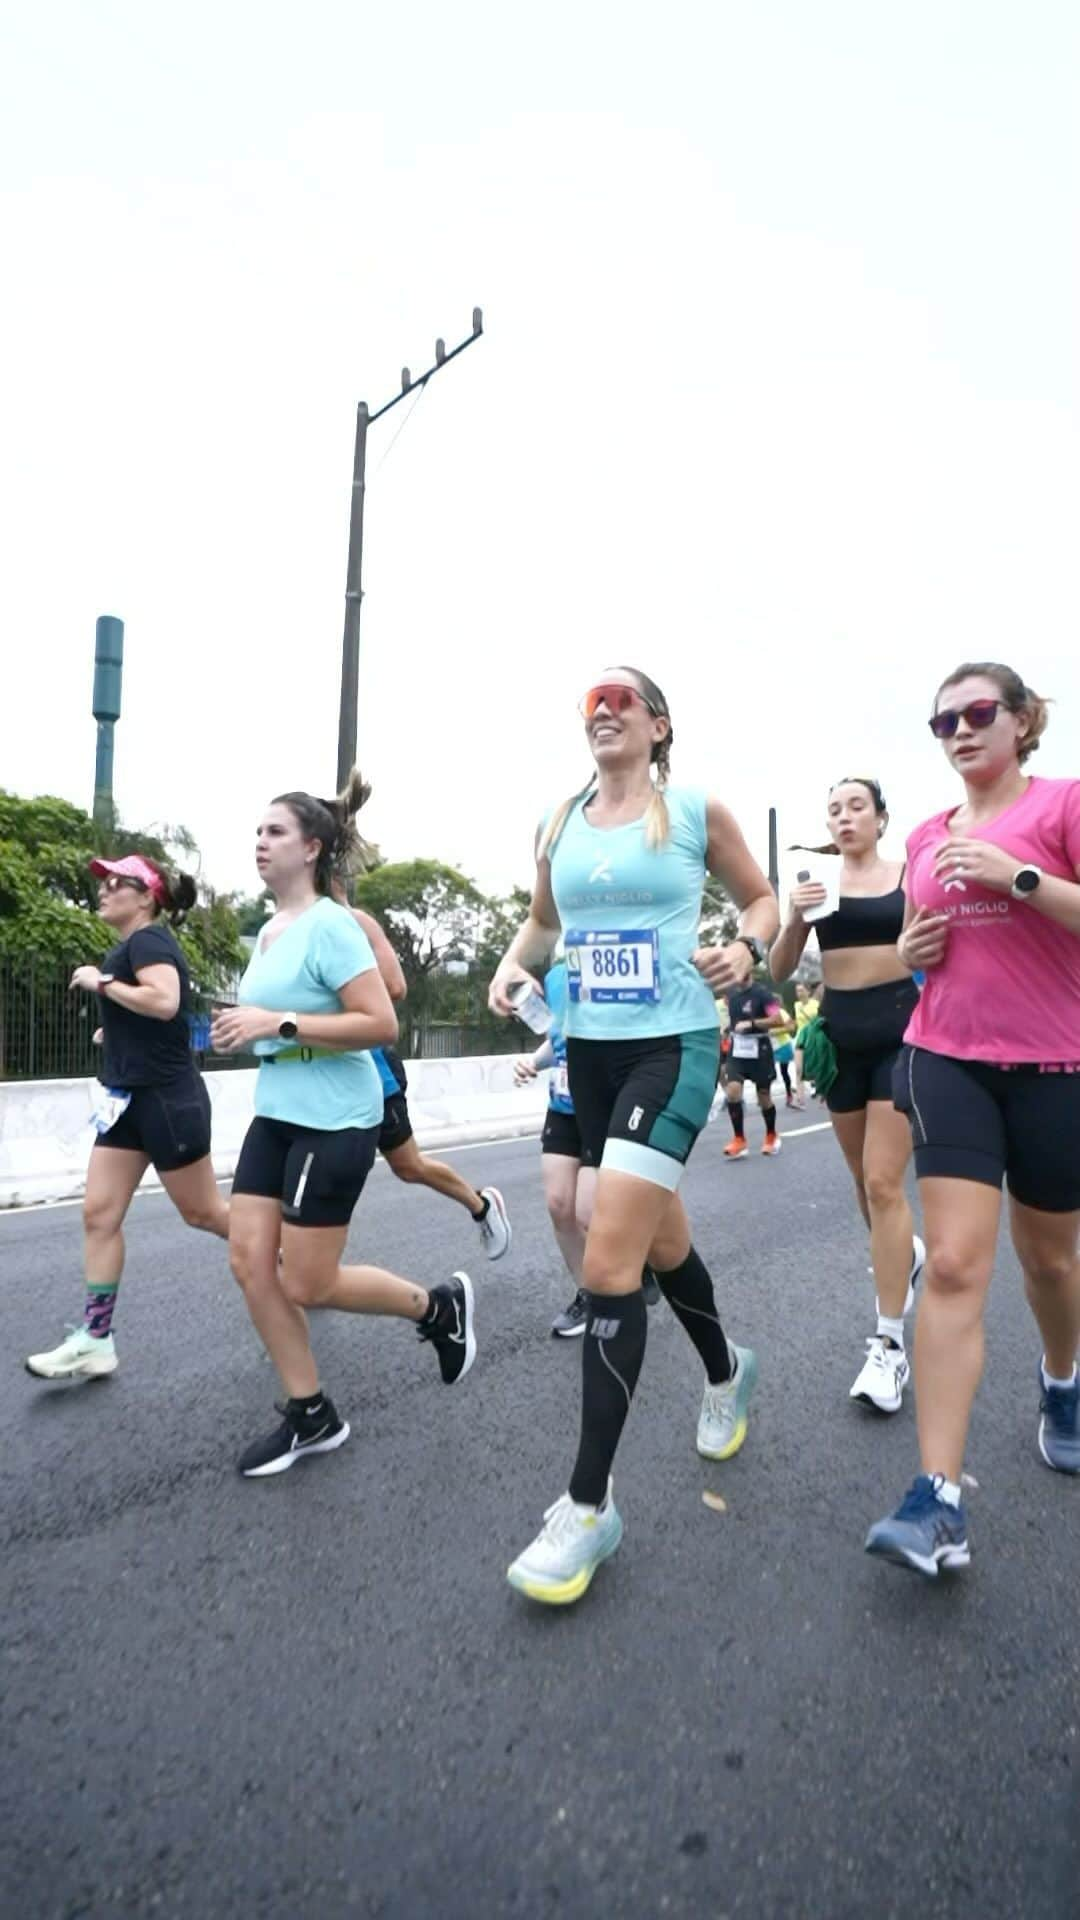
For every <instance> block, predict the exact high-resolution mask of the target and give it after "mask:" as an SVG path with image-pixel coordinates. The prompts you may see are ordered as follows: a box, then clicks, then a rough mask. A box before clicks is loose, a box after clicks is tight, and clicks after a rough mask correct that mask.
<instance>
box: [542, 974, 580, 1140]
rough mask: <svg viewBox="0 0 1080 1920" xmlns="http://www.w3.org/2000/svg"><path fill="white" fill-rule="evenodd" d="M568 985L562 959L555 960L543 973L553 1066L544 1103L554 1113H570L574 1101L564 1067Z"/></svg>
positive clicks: (572, 1109)
mask: <svg viewBox="0 0 1080 1920" xmlns="http://www.w3.org/2000/svg"><path fill="white" fill-rule="evenodd" d="M569 992H570V990H569V988H568V986H567V983H566V962H565V960H556V962H555V965H554V966H553V967H550V968H549V969H548V971H547V973H546V974H545V975H544V999H545V1000H546V1001H547V1003H548V1006H549V1008H550V1010H551V1030H550V1032H549V1034H548V1039H549V1040H550V1042H551V1052H552V1057H553V1059H554V1062H555V1064H554V1066H553V1067H552V1069H551V1071H550V1073H549V1074H548V1105H549V1107H551V1108H552V1110H553V1112H555V1113H573V1111H574V1102H573V1100H572V1099H571V1097H570V1077H569V1074H568V1073H567V1070H566V1008H567V1002H568V1000H569Z"/></svg>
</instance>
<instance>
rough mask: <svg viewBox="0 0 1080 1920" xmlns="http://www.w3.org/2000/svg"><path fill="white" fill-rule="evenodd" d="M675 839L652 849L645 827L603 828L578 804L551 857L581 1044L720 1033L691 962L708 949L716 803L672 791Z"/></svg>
mask: <svg viewBox="0 0 1080 1920" xmlns="http://www.w3.org/2000/svg"><path fill="white" fill-rule="evenodd" d="M664 798H665V799H666V801H667V806H668V814H669V816H670V820H671V832H670V835H669V837H668V839H667V840H666V842H665V843H664V845H663V846H661V847H655V848H649V847H647V846H646V844H645V826H644V821H643V820H635V821H632V822H631V823H630V824H629V825H628V826H624V827H611V828H604V829H601V828H598V827H593V826H590V824H589V822H588V820H587V819H586V818H585V814H584V809H583V802H582V801H581V800H578V801H576V802H575V804H574V807H573V809H572V811H571V813H570V816H569V818H568V820H567V822H566V825H565V827H564V828H563V830H562V833H561V834H560V835H559V838H558V841H557V842H556V844H555V848H554V851H553V853H552V856H551V884H552V889H553V892H554V895H555V905H556V907H557V909H558V914H559V919H560V920H561V922H562V929H563V940H564V943H565V946H566V959H567V976H568V980H569V986H570V1000H569V1007H568V1013H567V1027H566V1030H567V1033H568V1034H569V1036H570V1038H571V1039H580V1040H626V1039H641V1038H649V1037H659V1036H662V1035H664V1034H670V1033H694V1032H696V1031H699V1030H701V1029H702V1028H705V1027H715V1026H717V1025H718V1023H719V1014H718V1013H717V1009H716V1002H715V1000H714V999H713V996H712V993H711V991H710V989H709V988H708V987H707V986H706V984H705V981H704V980H703V979H702V977H701V975H700V973H699V972H698V970H697V968H696V967H695V966H694V965H693V963H692V960H691V955H692V954H693V953H694V951H695V949H696V948H697V947H698V945H699V944H700V942H699V924H700V920H701V896H702V892H703V890H704V886H705V875H706V867H705V859H706V853H707V850H708V829H707V827H706V821H705V807H706V796H705V794H704V793H703V792H701V791H700V790H699V789H697V788H695V787H668V788H667V790H666V792H665V795H664Z"/></svg>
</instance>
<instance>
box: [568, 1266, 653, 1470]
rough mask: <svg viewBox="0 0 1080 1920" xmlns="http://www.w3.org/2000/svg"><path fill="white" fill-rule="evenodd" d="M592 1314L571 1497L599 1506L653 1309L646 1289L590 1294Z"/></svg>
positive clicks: (585, 1348)
mask: <svg viewBox="0 0 1080 1920" xmlns="http://www.w3.org/2000/svg"><path fill="white" fill-rule="evenodd" d="M585 1298H586V1299H587V1300H588V1303H589V1318H588V1321H587V1323H586V1327H585V1338H584V1340H583V1341H582V1343H581V1346H582V1354H581V1439H580V1442H579V1444H578V1456H577V1460H576V1461H575V1463H574V1471H573V1473H572V1474H571V1476H570V1498H571V1499H572V1500H576V1501H578V1502H579V1503H580V1504H581V1505H582V1506H587V1507H598V1506H599V1505H600V1504H601V1502H602V1501H603V1499H604V1497H605V1495H606V1493H607V1484H608V1475H609V1473H610V1472H611V1463H612V1461H613V1460H614V1458H615V1449H616V1447H617V1446H618V1444H619V1438H620V1435H621V1434H622V1430H623V1425H624V1423H625V1420H626V1416H627V1414H628V1413H629V1411H630V1402H631V1400H632V1399H633V1395H634V1388H635V1387H636V1386H637V1380H638V1374H639V1373H640V1372H641V1363H642V1361H643V1360H644V1358H645V1336H646V1333H647V1331H648V1325H649V1312H648V1308H647V1307H646V1305H645V1301H644V1298H643V1296H642V1292H641V1288H640V1287H635V1288H634V1291H633V1293H587V1294H586V1296H585Z"/></svg>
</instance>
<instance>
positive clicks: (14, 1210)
mask: <svg viewBox="0 0 1080 1920" xmlns="http://www.w3.org/2000/svg"><path fill="white" fill-rule="evenodd" d="M831 1132H832V1121H831V1120H817V1121H815V1123H814V1125H813V1126H811V1127H789V1128H788V1129H787V1131H786V1132H784V1133H782V1134H781V1136H780V1138H781V1139H782V1140H799V1139H801V1138H802V1136H803V1135H804V1134H807V1133H831ZM539 1138H540V1135H539V1133H515V1134H514V1135H513V1137H512V1138H511V1139H509V1140H467V1141H466V1142H465V1144H464V1145H463V1146H460V1147H432V1148H431V1149H430V1152H431V1155H432V1156H433V1157H434V1158H437V1159H441V1158H442V1156H443V1155H444V1154H447V1153H482V1152H486V1151H487V1150H488V1149H489V1148H491V1147H534V1146H535V1145H536V1142H537V1141H538V1140H539ZM423 1151H424V1149H423V1148H421V1152H423ZM375 1167H376V1168H378V1167H381V1168H382V1169H383V1170H384V1171H387V1167H386V1161H385V1160H384V1159H383V1158H382V1155H381V1154H380V1155H379V1158H378V1159H377V1160H376V1162H375ZM374 1170H375V1169H373V1170H372V1171H374ZM215 1185H216V1186H219V1187H231V1186H232V1174H231V1173H227V1174H223V1175H222V1177H221V1179H220V1180H218V1181H216V1182H215ZM134 1197H135V1199H136V1200H164V1199H165V1198H166V1197H167V1196H166V1193H165V1189H164V1187H136V1189H135V1195H134ZM82 1203H83V1196H82V1194H81V1193H79V1194H76V1196H75V1198H74V1199H73V1200H32V1201H31V1202H30V1203H29V1205H28V1206H25V1207H0V1220H16V1219H20V1220H21V1219H25V1217H26V1216H27V1214H39V1213H59V1212H60V1210H61V1208H63V1207H81V1206H82Z"/></svg>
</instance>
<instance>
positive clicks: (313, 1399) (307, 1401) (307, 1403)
mask: <svg viewBox="0 0 1080 1920" xmlns="http://www.w3.org/2000/svg"><path fill="white" fill-rule="evenodd" d="M289 1412H290V1413H291V1414H294V1415H296V1417H297V1418H298V1419H300V1420H316V1419H318V1417H319V1415H320V1414H323V1413H325V1412H326V1401H325V1399H324V1398H323V1390H322V1388H321V1387H316V1389H315V1391H314V1393H306V1394H304V1396H303V1398H302V1399H300V1400H290V1401H289Z"/></svg>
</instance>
